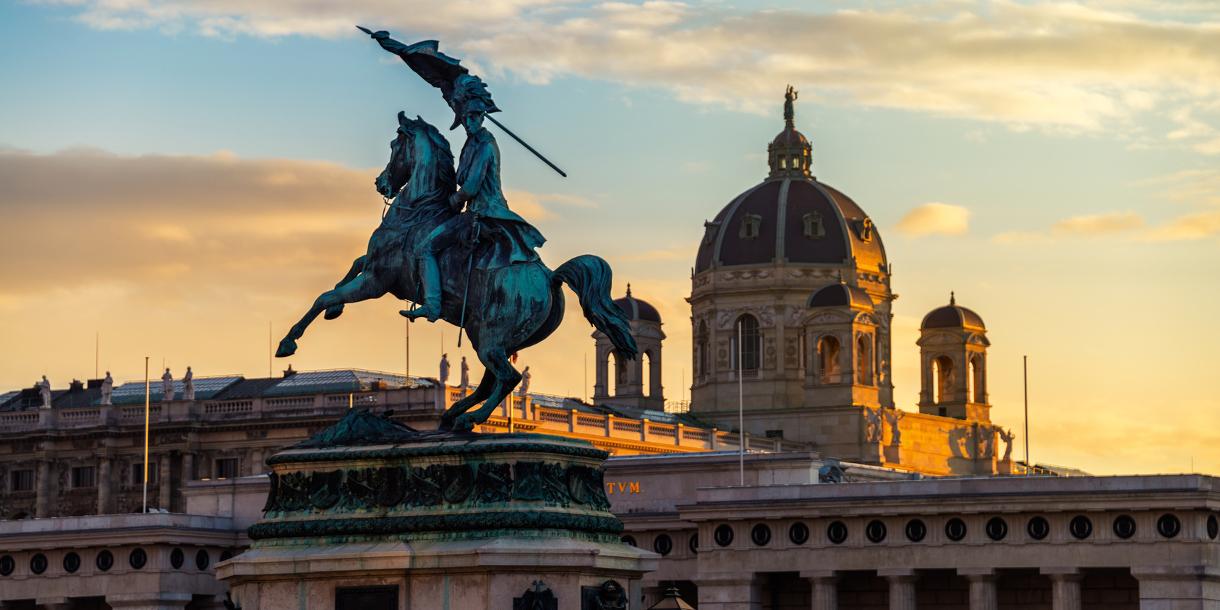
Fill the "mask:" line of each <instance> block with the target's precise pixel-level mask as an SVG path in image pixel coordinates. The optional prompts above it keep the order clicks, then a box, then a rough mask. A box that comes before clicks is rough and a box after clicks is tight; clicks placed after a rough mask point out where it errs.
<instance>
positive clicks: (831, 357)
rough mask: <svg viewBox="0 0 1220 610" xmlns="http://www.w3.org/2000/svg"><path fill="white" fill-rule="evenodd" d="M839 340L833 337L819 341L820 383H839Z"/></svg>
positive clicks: (828, 336)
mask: <svg viewBox="0 0 1220 610" xmlns="http://www.w3.org/2000/svg"><path fill="white" fill-rule="evenodd" d="M839 373H840V369H839V340H838V339H837V338H835V337H833V336H831V335H825V336H823V337H822V338H820V339H818V383H839V382H840V381H841V380H840V379H839Z"/></svg>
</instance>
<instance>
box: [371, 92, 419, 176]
mask: <svg viewBox="0 0 1220 610" xmlns="http://www.w3.org/2000/svg"><path fill="white" fill-rule="evenodd" d="M412 122H413V121H411V119H408V118H407V115H405V114H403V113H402V112H399V113H398V131H397V133H395V135H394V139H393V140H390V161H389V162H388V163H386V165H385V169H383V170H381V174H379V175H378V176H377V182H376V183H377V192H378V193H381V195H382V196H383V197H393V196H395V195H396V194H397V193H398V191H400V190H402V187H403V186H404V185H406V183H407V182H408V181H409V180H410V179H411V165H412V159H411V152H412V148H413V144H412V140H413V138H414V133H415V130H414V129H413V128H412V126H411V123H412Z"/></svg>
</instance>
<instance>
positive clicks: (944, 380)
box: [932, 356, 953, 404]
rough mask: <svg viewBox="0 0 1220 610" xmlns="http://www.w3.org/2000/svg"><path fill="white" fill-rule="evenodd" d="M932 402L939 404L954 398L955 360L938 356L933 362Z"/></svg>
mask: <svg viewBox="0 0 1220 610" xmlns="http://www.w3.org/2000/svg"><path fill="white" fill-rule="evenodd" d="M932 391H933V395H932V402H933V403H936V404H939V403H942V402H945V401H948V400H950V399H952V398H953V359H952V358H950V357H948V356H937V357H936V358H935V359H934V360H932Z"/></svg>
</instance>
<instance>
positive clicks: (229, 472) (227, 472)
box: [216, 458, 238, 479]
mask: <svg viewBox="0 0 1220 610" xmlns="http://www.w3.org/2000/svg"><path fill="white" fill-rule="evenodd" d="M237 466H238V462H237V458H220V459H218V460H216V478H217V479H236V478H237Z"/></svg>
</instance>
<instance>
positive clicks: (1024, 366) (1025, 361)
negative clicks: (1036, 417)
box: [1021, 356, 1034, 474]
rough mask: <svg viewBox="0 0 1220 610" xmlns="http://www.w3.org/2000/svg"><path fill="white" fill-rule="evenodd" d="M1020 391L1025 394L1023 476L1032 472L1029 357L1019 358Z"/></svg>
mask: <svg viewBox="0 0 1220 610" xmlns="http://www.w3.org/2000/svg"><path fill="white" fill-rule="evenodd" d="M1021 377H1022V381H1021V384H1022V391H1023V393H1024V394H1025V474H1030V473H1031V472H1032V471H1033V467H1034V465H1033V463H1032V462H1030V461H1029V356H1021Z"/></svg>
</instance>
